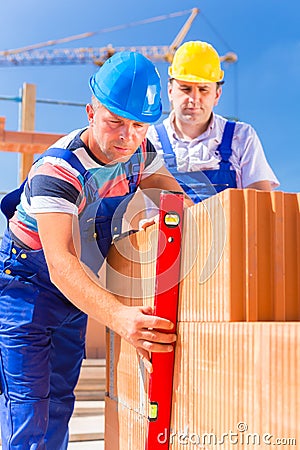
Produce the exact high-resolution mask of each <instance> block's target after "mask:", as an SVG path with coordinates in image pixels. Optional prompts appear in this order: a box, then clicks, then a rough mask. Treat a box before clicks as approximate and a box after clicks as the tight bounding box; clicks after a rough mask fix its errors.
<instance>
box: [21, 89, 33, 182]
mask: <svg viewBox="0 0 300 450" xmlns="http://www.w3.org/2000/svg"><path fill="white" fill-rule="evenodd" d="M35 102H36V87H35V85H34V84H28V83H24V84H23V90H22V103H21V124H20V128H21V130H22V131H33V130H34V120H35ZM32 163H33V155H32V154H25V153H22V154H21V157H20V169H19V181H20V183H22V181H24V180H25V178H26V177H27V174H28V172H29V170H30V168H31V166H32Z"/></svg>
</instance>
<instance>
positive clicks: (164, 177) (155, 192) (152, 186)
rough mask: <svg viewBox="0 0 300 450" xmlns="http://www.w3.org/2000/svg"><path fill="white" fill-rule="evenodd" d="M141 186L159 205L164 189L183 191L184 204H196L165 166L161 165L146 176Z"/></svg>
mask: <svg viewBox="0 0 300 450" xmlns="http://www.w3.org/2000/svg"><path fill="white" fill-rule="evenodd" d="M139 187H140V188H141V189H142V190H143V191H145V193H146V194H147V196H148V197H150V198H151V200H152V201H153V202H154V203H155V204H156V205H158V206H159V198H160V192H161V191H162V190H166V191H177V192H182V193H183V194H184V205H185V206H186V207H188V206H192V205H194V202H193V201H192V200H191V199H190V197H189V196H188V195H187V194H186V193H185V192H184V190H183V189H182V187H181V186H180V185H179V183H178V182H177V181H176V180H175V178H174V177H173V175H172V174H171V173H170V172H169V171H168V169H167V168H166V167H165V166H161V167H160V169H159V170H157V171H156V172H155V173H153V174H152V175H149V176H148V177H146V178H144V179H143V180H142V181H141V183H140V185H139Z"/></svg>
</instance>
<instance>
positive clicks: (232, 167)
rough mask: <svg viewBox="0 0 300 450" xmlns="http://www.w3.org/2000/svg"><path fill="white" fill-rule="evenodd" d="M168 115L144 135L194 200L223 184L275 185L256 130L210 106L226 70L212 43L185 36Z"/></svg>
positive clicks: (170, 90)
mask: <svg viewBox="0 0 300 450" xmlns="http://www.w3.org/2000/svg"><path fill="white" fill-rule="evenodd" d="M169 76H170V79H169V83H168V94H169V100H170V103H171V106H172V111H171V113H170V115H169V116H168V117H167V118H166V119H165V120H164V121H163V122H162V123H161V124H159V125H152V126H151V127H150V128H149V131H148V137H149V139H150V140H151V142H152V143H153V145H154V146H155V148H156V150H157V151H158V152H159V153H161V154H162V155H163V157H164V160H165V164H166V166H167V167H168V169H169V170H170V172H171V173H172V174H173V175H174V176H175V177H176V178H177V180H178V181H179V182H180V184H181V185H182V187H183V188H184V190H185V191H186V192H187V193H188V194H189V195H190V196H191V197H192V198H193V200H194V201H195V202H198V201H201V200H203V199H205V198H207V197H210V196H211V195H214V194H215V193H217V192H220V191H222V190H224V189H226V188H236V187H237V188H255V189H261V190H272V189H274V188H275V187H277V186H278V185H279V183H278V180H277V178H276V176H275V175H274V173H273V171H272V169H271V168H270V166H269V164H268V162H267V160H266V157H265V155H264V151H263V148H262V145H261V143H260V140H259V138H258V136H257V134H256V132H255V130H254V129H253V128H252V127H251V126H250V125H248V124H246V123H242V122H230V121H228V120H227V119H225V118H224V117H221V116H220V115H217V114H215V113H214V112H213V109H214V107H215V106H217V104H218V102H219V100H220V97H221V94H222V84H223V78H224V72H223V70H222V68H221V64H220V57H219V55H218V53H217V51H216V50H215V49H214V47H213V46H212V45H211V44H209V43H207V42H201V41H191V42H186V43H184V44H183V45H181V46H180V47H179V48H178V50H177V51H176V52H175V55H174V58H173V62H172V65H171V66H170V67H169Z"/></svg>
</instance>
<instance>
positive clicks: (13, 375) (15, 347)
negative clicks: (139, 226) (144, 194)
mask: <svg viewBox="0 0 300 450" xmlns="http://www.w3.org/2000/svg"><path fill="white" fill-rule="evenodd" d="M46 153H47V154H48V155H53V156H58V157H61V158H63V159H65V160H67V161H69V162H70V164H71V165H72V166H73V167H75V168H76V169H77V170H78V171H79V172H80V174H81V175H82V176H83V177H84V178H85V180H86V189H87V190H88V193H87V195H88V201H89V204H88V206H87V207H86V208H85V209H84V211H83V213H82V217H80V218H79V222H80V227H81V230H82V234H83V235H84V237H83V238H82V242H81V244H82V248H83V259H84V258H85V261H84V262H85V264H87V265H88V266H89V267H90V268H92V270H94V271H95V273H96V272H97V270H98V268H99V267H100V266H101V264H102V262H103V260H104V258H105V256H106V255H107V252H108V249H109V246H110V244H111V240H112V235H113V233H118V232H119V231H120V225H119V224H116V218H114V217H113V215H114V211H115V209H116V208H117V209H119V210H122V211H123V209H125V203H126V205H127V203H128V201H129V200H130V198H131V196H132V195H133V192H134V191H135V190H136V189H137V180H138V173H137V172H138V171H137V168H139V167H140V166H139V165H138V164H137V163H136V158H137V155H136V154H135V156H133V157H132V158H131V159H130V160H129V161H128V162H127V163H125V164H126V174H128V176H127V179H128V182H129V186H130V188H129V190H130V192H129V194H128V195H127V196H126V202H124V201H123V200H124V197H114V198H106V199H99V196H97V192H96V191H95V189H96V188H95V185H94V184H93V180H92V179H91V176H90V173H89V172H86V170H85V169H84V167H83V166H82V164H81V163H80V161H79V160H78V158H77V157H76V156H75V155H74V154H73V153H72V152H70V151H69V150H64V149H50V150H48V151H47V152H46ZM44 155H45V154H44ZM44 155H43V156H44ZM132 166H133V167H132ZM132 170H133V172H132ZM129 172H130V173H129ZM21 191H22V188H21V189H18V190H16V191H13V192H11V193H9V194H7V197H6V198H4V199H3V201H2V203H1V209H3V210H4V211H3V212H4V213H5V214H6V217H7V218H8V219H9V218H10V217H11V216H12V214H13V213H14V211H15V208H16V205H17V204H18V203H19V200H20V193H21ZM119 212H120V214H121V211H119ZM118 216H119V214H118ZM81 219H82V220H81ZM113 222H114V225H113V226H114V228H115V230H113V231H112V229H111V224H112V223H113ZM86 242H87V245H88V249H86V248H85V243H86ZM95 242H96V243H97V245H96V246H95ZM95 247H97V250H95ZM90 249H91V253H92V258H90V255H89V250H90ZM53 251H55V249H53ZM86 322H87V316H86V314H85V313H83V312H82V311H80V310H79V309H78V308H76V306H74V305H73V304H72V303H71V302H70V301H69V300H68V299H67V298H66V297H64V295H63V294H62V293H61V292H60V291H59V290H58V289H57V288H56V287H55V286H54V285H53V284H52V283H51V281H50V278H49V272H48V269H47V264H46V261H45V257H44V253H43V251H42V250H25V249H23V248H20V247H18V246H17V245H15V244H14V242H13V241H12V239H11V237H10V234H9V232H8V230H6V232H5V235H4V238H3V240H2V246H1V250H0V387H1V392H2V394H1V395H0V416H1V432H2V448H3V450H12V449H13V450H29V449H30V450H46V449H47V450H66V449H67V445H68V422H69V420H70V417H71V415H72V412H73V408H74V393H73V391H74V388H75V386H76V384H77V381H78V377H79V372H80V367H81V363H82V359H83V358H84V353H85V331H86Z"/></svg>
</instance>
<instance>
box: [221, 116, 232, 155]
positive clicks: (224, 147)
mask: <svg viewBox="0 0 300 450" xmlns="http://www.w3.org/2000/svg"><path fill="white" fill-rule="evenodd" d="M234 129H235V122H231V121H229V120H227V122H226V124H225V128H224V131H223V137H222V142H221V144H220V145H219V147H218V151H219V152H220V155H221V157H222V162H228V161H229V158H230V156H231V153H232V149H231V144H232V138H233V133H234Z"/></svg>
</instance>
